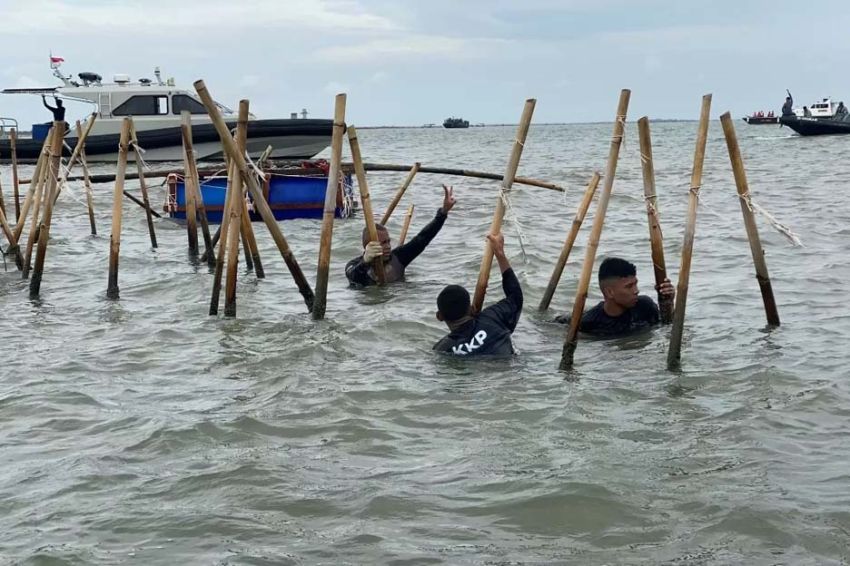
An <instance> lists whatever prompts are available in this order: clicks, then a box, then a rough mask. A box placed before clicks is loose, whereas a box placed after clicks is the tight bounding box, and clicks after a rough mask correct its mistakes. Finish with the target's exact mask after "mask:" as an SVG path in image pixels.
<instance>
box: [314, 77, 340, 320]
mask: <svg viewBox="0 0 850 566" xmlns="http://www.w3.org/2000/svg"><path fill="white" fill-rule="evenodd" d="M344 134H345V94H337V95H336V100H335V102H334V126H333V136H332V137H331V168H330V171H329V172H328V188H327V189H326V190H325V210H324V213H323V215H322V234H321V238H320V240H319V265H318V269H317V273H316V300H315V302H314V303H313V320H322V319H323V318H325V309H326V307H327V298H328V272H329V271H330V266H331V241H332V239H333V229H334V213H335V212H336V192H337V187H338V186H339V173H340V162H341V161H342V136H343V135H344Z"/></svg>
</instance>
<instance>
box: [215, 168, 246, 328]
mask: <svg viewBox="0 0 850 566" xmlns="http://www.w3.org/2000/svg"><path fill="white" fill-rule="evenodd" d="M237 177H239V173H238V172H237V171H236V167H235V165H234V164H233V161H232V160H231V165H230V167H229V169H228V171H227V192H226V193H225V196H224V210H223V211H222V213H221V224H220V225H219V232H218V233H219V234H220V236H219V240H218V255H217V256H215V272H214V273H213V287H212V295H211V297H210V316H215V315H217V314H218V304H219V302H220V298H221V274H222V273H223V272H224V258H225V256H226V255H227V235H228V233H229V232H230V209H231V207H232V206H233V204H232V202H233V200H234V199H235V198H236V196H235V193H236V191H235V189H236V188H237V187H236V179H237ZM240 187H241V183H240Z"/></svg>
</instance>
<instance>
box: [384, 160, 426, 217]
mask: <svg viewBox="0 0 850 566" xmlns="http://www.w3.org/2000/svg"><path fill="white" fill-rule="evenodd" d="M421 166H422V164H421V163H419V162H418V161H417V162H416V163H414V164H413V167H412V168H411V169H410V173H408V174H407V178H406V179H405V180H404V183H402V184H401V186H400V187H399V188H398V190H397V191H396V193H395V196H393V200H392V201H390V205H389V206H388V207H387V211H386V212H384V215H383V216H382V217H381V224H383V225H384V226H386V225H387V222H389V221H390V216H392V214H393V211H394V210H395V207H396V206H398V203H399V201H400V200H401V197H403V196H404V192H405V191H406V190H407V187H409V186H410V183H412V182H413V178H414V177H415V176H416V173H418V172H419V168H420V167H421Z"/></svg>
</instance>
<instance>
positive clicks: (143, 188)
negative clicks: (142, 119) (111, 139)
mask: <svg viewBox="0 0 850 566" xmlns="http://www.w3.org/2000/svg"><path fill="white" fill-rule="evenodd" d="M130 143H131V144H132V145H133V157H134V158H135V161H136V171H137V172H138V174H139V188H140V190H141V193H142V203H143V204H144V205H145V207H144V208H145V219H146V220H147V223H148V234H149V235H150V238H151V247H152V248H156V247H157V245H156V232H155V231H154V229H153V215H152V214H151V203H150V199H149V198H148V186H147V183H145V172H144V169H143V167H142V154H141V152H140V151H139V138H138V137H136V124H135V123H133V119H132V118H131V119H130Z"/></svg>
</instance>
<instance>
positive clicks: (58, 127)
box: [30, 121, 65, 299]
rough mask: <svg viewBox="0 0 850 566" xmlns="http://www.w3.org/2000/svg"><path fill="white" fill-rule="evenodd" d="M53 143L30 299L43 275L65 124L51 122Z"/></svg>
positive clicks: (37, 292) (36, 290)
mask: <svg viewBox="0 0 850 566" xmlns="http://www.w3.org/2000/svg"><path fill="white" fill-rule="evenodd" d="M53 130H54V131H55V132H56V133H55V134H54V135H53V143H52V145H51V148H50V153H51V155H50V172H49V173H48V174H49V176H50V177H49V178H48V183H47V189H46V191H45V199H44V215H43V217H42V221H41V224H40V225H39V229H38V250H37V251H36V253H35V268H34V269H33V272H32V279H30V299H37V298H38V296H39V294H40V292H41V277H42V274H43V273H44V260H45V258H46V257H47V243H48V241H49V239H50V222H51V220H52V219H53V204H54V198H53V195H54V193H58V192H59V185H58V183H57V181H58V180H59V174H60V172H59V169H60V167H61V165H62V142H63V140H64V138H65V122H56V121H54V122H53Z"/></svg>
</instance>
